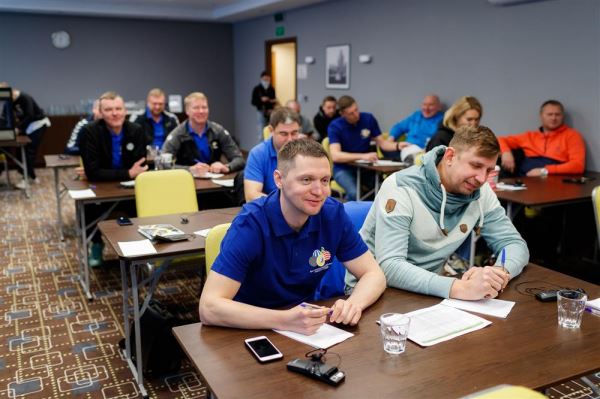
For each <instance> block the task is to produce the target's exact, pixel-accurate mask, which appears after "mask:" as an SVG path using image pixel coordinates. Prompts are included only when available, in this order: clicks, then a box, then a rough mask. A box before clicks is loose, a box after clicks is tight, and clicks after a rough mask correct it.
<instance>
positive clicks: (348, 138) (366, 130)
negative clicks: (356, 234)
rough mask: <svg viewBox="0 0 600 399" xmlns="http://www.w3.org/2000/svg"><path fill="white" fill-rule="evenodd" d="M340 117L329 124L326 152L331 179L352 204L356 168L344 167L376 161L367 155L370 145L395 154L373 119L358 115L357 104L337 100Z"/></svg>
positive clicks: (373, 155)
mask: <svg viewBox="0 0 600 399" xmlns="http://www.w3.org/2000/svg"><path fill="white" fill-rule="evenodd" d="M338 108H339V110H340V115H341V117H339V118H337V119H335V120H334V121H333V122H331V123H330V124H329V127H328V128H327V132H328V135H329V149H330V151H331V159H332V160H333V178H334V179H335V181H336V182H338V184H339V185H340V186H342V187H343V188H344V190H346V199H347V200H349V201H354V200H356V199H357V198H356V168H354V167H352V166H350V165H346V164H348V163H350V162H355V161H369V162H375V161H377V159H378V158H377V153H376V152H375V151H371V141H372V140H374V141H375V143H376V144H377V145H378V146H379V147H380V148H381V149H382V150H383V151H398V146H397V143H394V142H391V141H387V140H385V139H384V138H383V137H382V136H381V130H380V129H379V124H378V123H377V120H376V119H375V117H374V116H373V115H372V114H370V113H368V112H360V111H359V110H358V104H357V103H356V101H355V100H354V98H352V97H350V96H342V97H340V99H339V100H338Z"/></svg>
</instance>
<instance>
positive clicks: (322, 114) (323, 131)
mask: <svg viewBox="0 0 600 399" xmlns="http://www.w3.org/2000/svg"><path fill="white" fill-rule="evenodd" d="M339 116H340V113H339V112H338V110H337V100H336V99H335V97H333V96H327V97H325V98H324V99H323V102H322V103H321V106H320V107H319V112H317V114H316V115H315V117H314V118H313V124H314V125H315V129H316V130H317V132H318V133H319V136H320V137H319V142H321V141H323V139H324V138H325V137H327V128H328V127H329V124H330V123H331V121H332V120H334V119H335V118H337V117H339Z"/></svg>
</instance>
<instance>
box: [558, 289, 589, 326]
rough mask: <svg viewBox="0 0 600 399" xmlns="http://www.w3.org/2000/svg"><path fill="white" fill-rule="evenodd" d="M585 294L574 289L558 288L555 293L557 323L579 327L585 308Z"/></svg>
mask: <svg viewBox="0 0 600 399" xmlns="http://www.w3.org/2000/svg"><path fill="white" fill-rule="evenodd" d="M586 301H587V295H585V294H584V293H583V292H580V291H576V290H560V291H558V293H557V304H558V325H559V326H561V327H564V328H579V327H580V326H581V318H582V317H583V311H584V309H585V302H586Z"/></svg>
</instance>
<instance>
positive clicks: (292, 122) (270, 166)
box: [244, 107, 301, 202]
mask: <svg viewBox="0 0 600 399" xmlns="http://www.w3.org/2000/svg"><path fill="white" fill-rule="evenodd" d="M300 126H301V125H300V117H299V116H298V114H296V113H295V112H294V111H292V110H291V109H289V108H285V107H280V108H277V109H276V110H275V111H273V113H272V114H271V118H270V119H269V129H270V130H271V137H269V138H268V139H267V140H265V141H263V142H261V143H260V144H257V145H256V146H255V147H254V148H252V150H250V154H249V155H248V161H247V162H246V169H244V196H245V198H246V202H250V201H252V200H255V199H256V198H260V197H263V196H266V195H267V194H269V193H270V192H271V191H273V190H276V189H277V186H276V185H275V178H274V177H273V172H275V169H277V152H278V151H279V150H280V149H281V147H283V146H284V145H285V144H286V143H288V142H289V141H292V140H296V139H297V138H298V137H299V135H300Z"/></svg>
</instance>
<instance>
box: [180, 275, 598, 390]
mask: <svg viewBox="0 0 600 399" xmlns="http://www.w3.org/2000/svg"><path fill="white" fill-rule="evenodd" d="M551 284H557V285H559V286H564V287H573V288H574V287H581V288H584V289H585V290H586V291H587V293H588V295H589V297H590V298H597V297H598V296H600V287H599V286H597V285H593V284H590V283H586V282H584V281H582V280H578V279H575V278H572V277H569V276H566V275H563V274H560V273H557V272H554V271H551V270H548V269H545V268H542V267H540V266H537V265H532V264H530V265H528V266H527V267H526V268H525V270H524V272H523V273H522V274H521V275H520V276H518V277H516V278H515V279H513V280H512V281H511V283H510V284H509V287H508V289H506V290H505V291H504V292H503V293H502V294H501V295H500V299H506V300H512V301H516V304H515V306H514V308H513V310H512V312H511V313H510V314H509V315H508V317H507V318H506V319H500V318H494V317H491V316H482V317H484V318H486V319H488V320H490V321H492V324H491V325H490V326H488V327H486V328H484V329H482V330H478V331H475V332H472V333H468V334H466V335H463V336H460V337H457V338H454V339H452V340H450V341H447V342H442V343H440V344H437V345H434V346H431V347H427V348H422V347H419V346H417V345H416V344H414V343H412V342H410V341H409V342H408V344H407V349H406V352H405V353H404V354H402V355H398V356H393V355H388V354H386V353H385V352H384V351H383V349H382V342H381V336H380V332H379V327H378V326H377V325H376V324H375V320H377V318H378V317H379V315H381V314H382V313H386V312H400V313H406V312H410V311H413V310H416V309H420V308H424V307H427V306H431V305H434V304H437V303H439V302H440V298H435V297H429V296H423V295H418V294H414V293H409V292H406V291H402V290H396V289H387V290H386V291H385V293H384V294H383V296H382V298H380V299H379V301H378V302H376V303H375V304H374V305H373V306H371V307H370V308H369V309H367V310H366V311H365V312H364V314H363V316H362V319H361V321H360V323H359V325H358V326H357V327H355V328H350V329H349V330H350V331H351V332H353V333H354V334H355V336H354V337H352V338H350V339H349V340H347V341H344V342H342V343H340V344H338V345H336V346H334V347H332V348H330V352H335V353H337V354H339V355H340V357H341V364H340V366H339V368H340V369H341V370H343V371H344V372H345V373H346V381H345V382H343V383H342V384H341V385H340V386H338V387H331V386H329V385H326V384H324V383H322V382H319V381H315V380H312V379H309V378H307V377H305V376H302V375H300V374H297V373H292V372H289V371H287V370H286V363H287V362H289V361H290V360H292V359H294V358H303V357H304V355H305V353H306V352H308V351H309V350H311V347H309V346H307V345H304V344H301V343H298V342H296V341H293V340H291V339H289V338H287V337H284V336H282V335H280V334H277V333H275V332H273V331H270V330H256V331H251V330H240V329H231V328H221V327H210V326H202V325H201V323H196V324H190V325H187V326H181V327H176V328H174V329H173V331H174V333H175V336H176V337H177V339H178V340H179V342H180V344H181V346H182V347H183V348H184V350H185V352H186V353H187V355H188V357H189V358H190V359H191V360H192V361H193V363H194V365H195V366H196V368H197V369H198V371H199V372H200V373H201V374H202V376H203V377H204V379H205V380H206V381H207V383H208V386H209V388H210V389H211V390H212V391H213V392H214V393H215V395H216V397H218V398H219V399H227V398H241V397H243V398H271V397H272V398H285V397H287V398H298V397H302V398H320V397H327V398H375V397H376V398H384V397H389V398H456V397H459V396H463V395H467V394H470V393H473V392H476V391H479V390H482V389H485V388H488V387H491V386H495V385H497V384H502V383H507V384H515V385H524V386H527V387H530V388H539V387H542V386H546V385H548V384H551V383H553V382H556V381H558V380H561V379H564V378H568V377H571V376H575V375H579V374H583V373H587V372H590V371H592V370H595V369H598V368H600V360H599V359H600V357H599V355H598V354H599V353H600V317H596V316H593V315H591V314H589V313H585V314H584V316H583V322H582V326H581V328H580V329H578V330H567V329H563V328H560V327H559V326H558V324H557V310H556V303H553V302H552V303H542V302H539V301H537V300H535V298H534V297H533V296H529V295H527V294H524V293H520V292H519V291H521V292H525V289H526V288H532V287H546V288H551ZM517 289H518V290H519V291H518V290H517ZM326 303H327V301H326ZM259 335H266V336H268V337H269V339H271V341H272V342H273V343H274V344H275V345H276V346H277V347H278V348H279V350H280V351H281V352H282V353H283V354H284V358H283V361H276V362H273V363H267V364H259V363H258V362H257V361H256V360H255V359H254V358H253V357H252V356H251V355H250V354H249V353H248V352H247V351H246V349H245V348H244V339H246V338H249V337H255V336H259ZM337 362H338V359H337V356H335V355H333V354H331V353H330V354H328V355H327V364H332V365H336V364H337Z"/></svg>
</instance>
